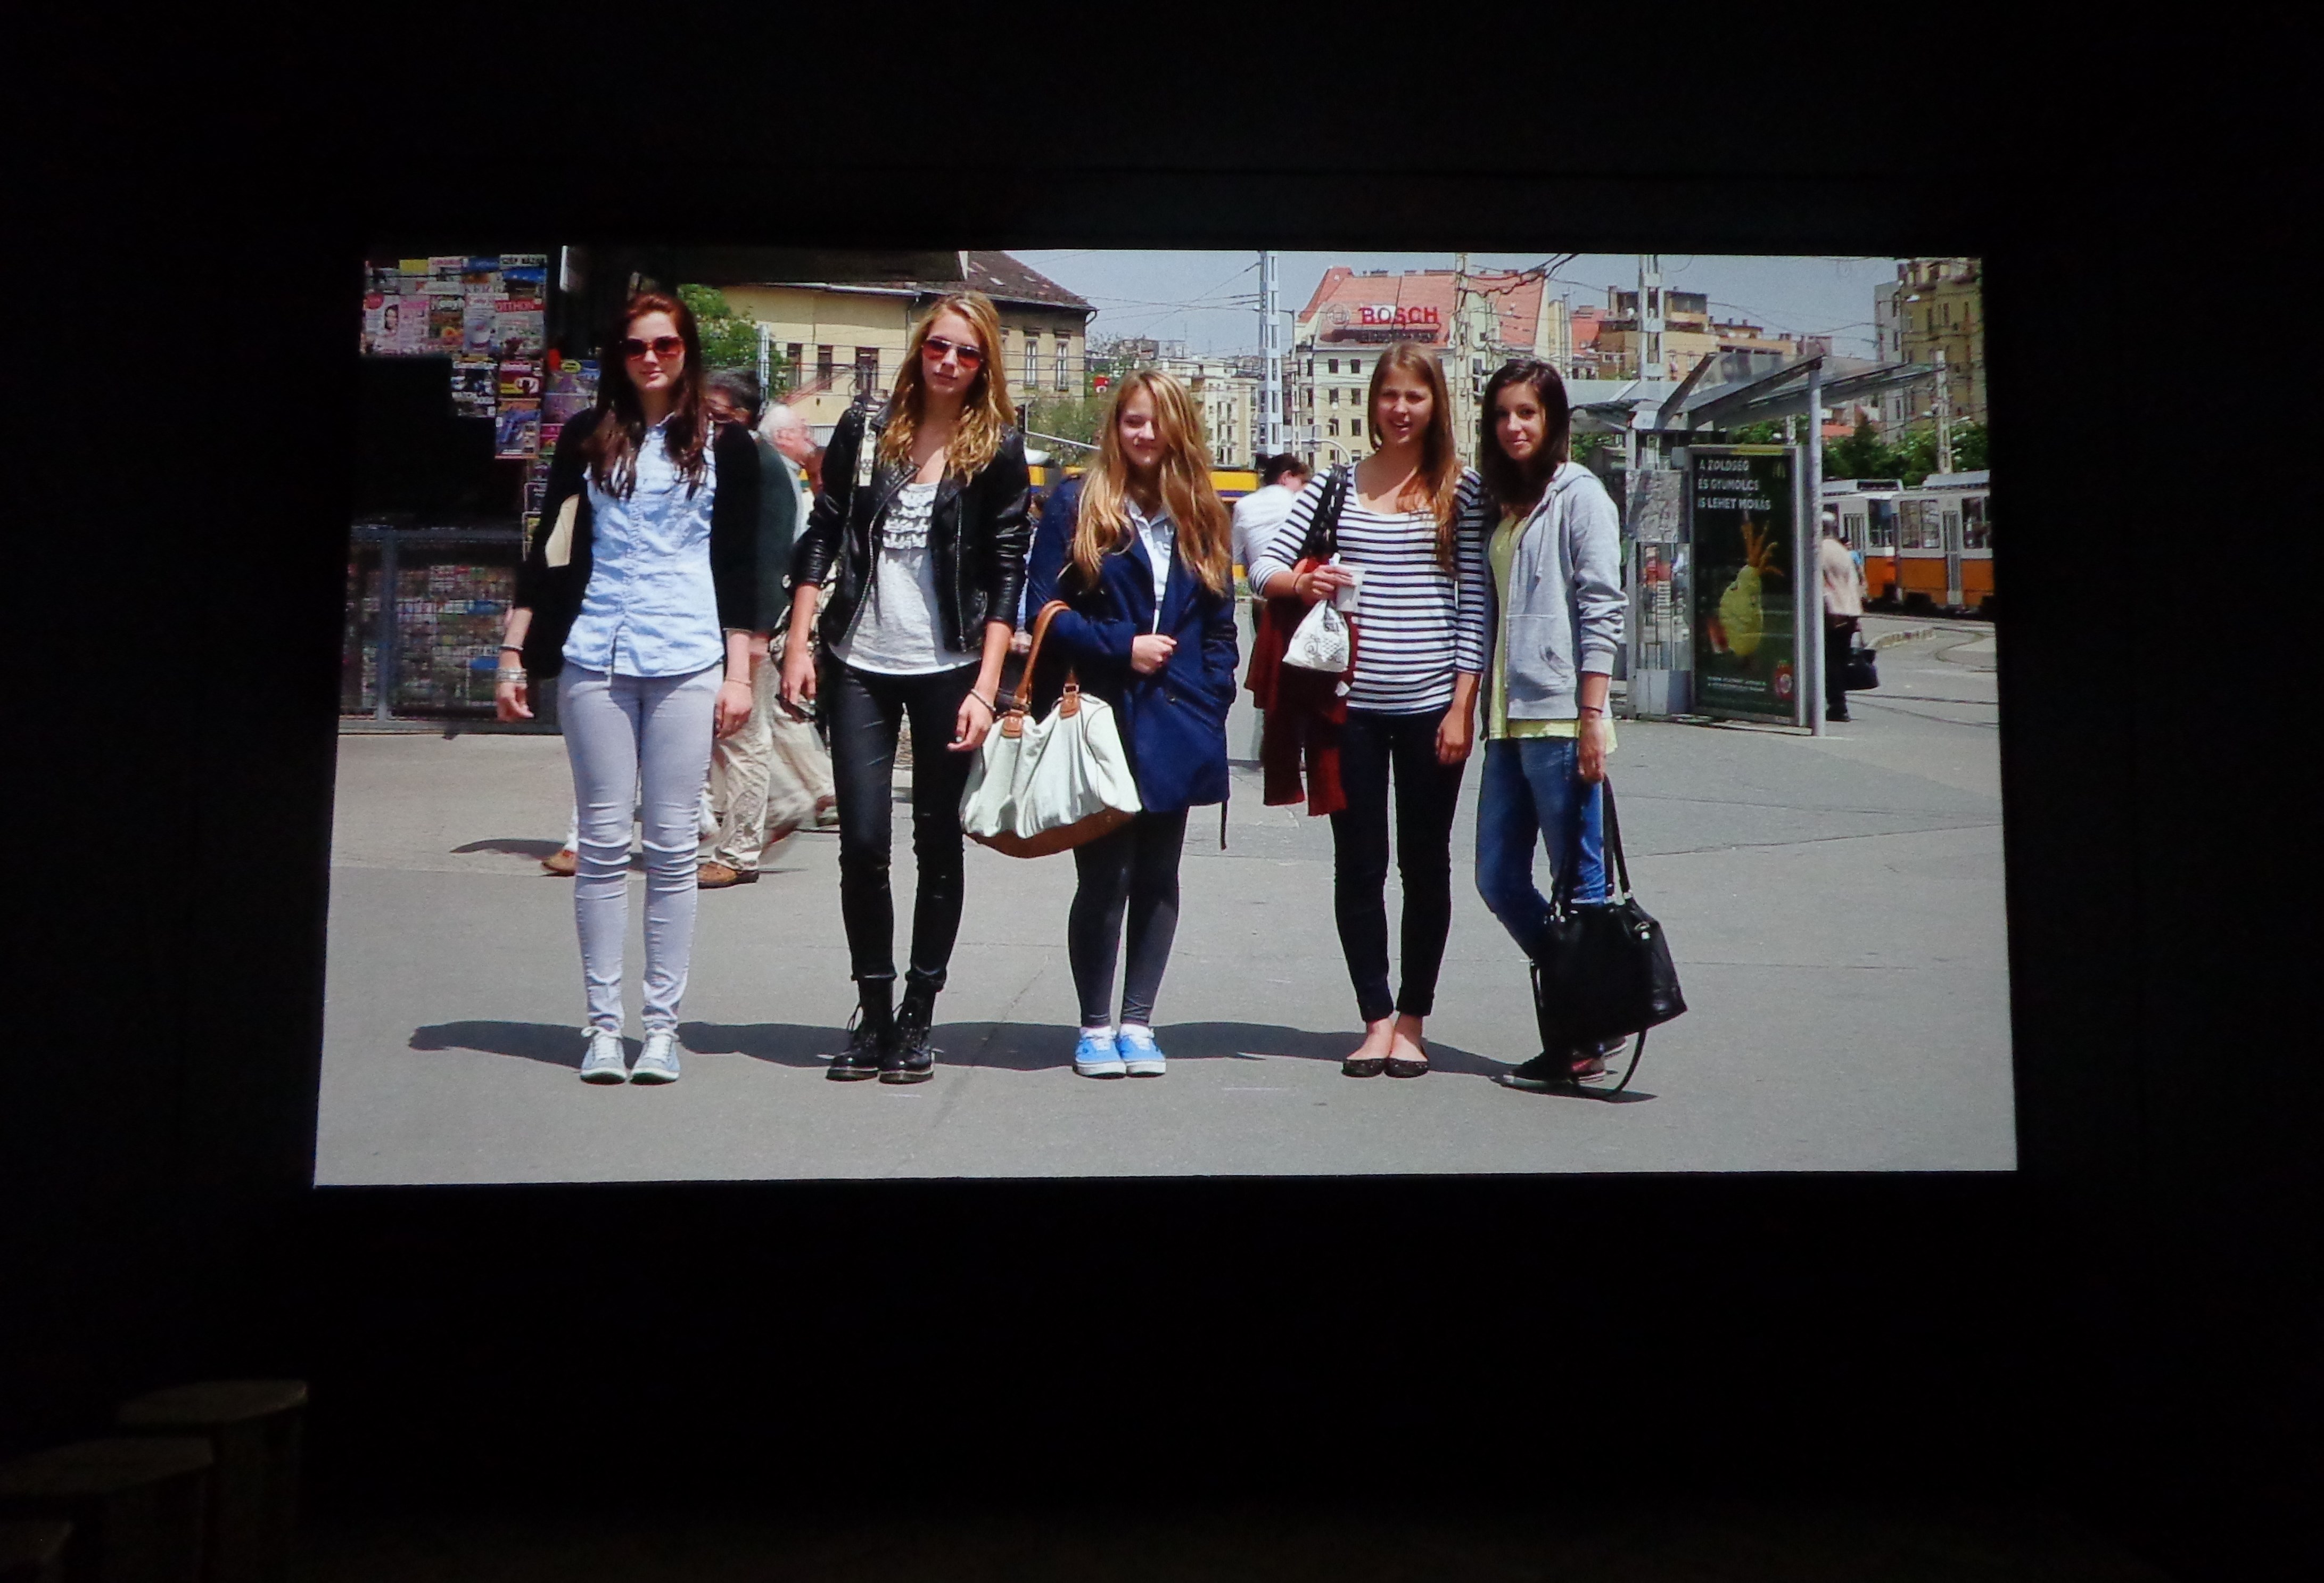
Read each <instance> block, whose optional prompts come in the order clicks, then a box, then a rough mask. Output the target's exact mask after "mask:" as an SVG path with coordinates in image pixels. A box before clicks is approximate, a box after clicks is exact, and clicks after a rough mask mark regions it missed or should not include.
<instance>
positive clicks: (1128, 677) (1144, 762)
mask: <svg viewBox="0 0 2324 1583" xmlns="http://www.w3.org/2000/svg"><path fill="white" fill-rule="evenodd" d="M1080 504H1081V481H1080V480H1079V479H1072V480H1069V481H1067V482H1066V483H1064V484H1061V485H1059V486H1058V488H1057V490H1056V492H1055V493H1054V494H1053V495H1052V496H1051V497H1050V500H1049V503H1048V505H1047V508H1046V509H1045V510H1044V511H1043V512H1042V514H1041V525H1040V528H1039V529H1038V530H1037V532H1036V533H1035V534H1034V536H1033V553H1032V556H1031V558H1030V560H1029V561H1028V564H1027V566H1026V599H1025V618H1026V620H1027V621H1028V622H1029V621H1032V620H1034V618H1036V617H1037V616H1038V615H1039V613H1040V611H1041V607H1042V606H1043V605H1045V604H1047V603H1049V602H1050V601H1051V600H1053V599H1063V600H1064V601H1065V603H1066V604H1067V605H1068V606H1069V608H1068V609H1065V610H1063V611H1060V612H1057V616H1056V620H1055V621H1051V622H1050V623H1049V634H1048V636H1047V638H1046V639H1045V640H1043V641H1042V644H1041V673H1040V675H1039V676H1037V677H1034V678H1032V683H1033V695H1034V698H1035V700H1036V708H1037V710H1047V708H1048V706H1049V704H1050V702H1051V700H1053V699H1055V698H1056V695H1057V694H1058V693H1059V692H1060V691H1061V690H1062V689H1063V688H1064V686H1065V671H1066V670H1067V668H1068V667H1070V668H1071V669H1072V670H1073V671H1074V674H1075V676H1076V677H1077V679H1078V680H1079V681H1080V683H1081V686H1082V690H1083V691H1084V692H1085V693H1089V694H1092V695H1095V696H1097V697H1100V698H1102V699H1104V700H1105V701H1106V702H1107V703H1108V704H1111V705H1112V706H1113V707H1114V710H1115V711H1116V713H1117V715H1118V717H1119V719H1120V725H1121V736H1122V744H1123V746H1124V747H1125V748H1126V749H1127V750H1128V751H1129V754H1130V769H1131V772H1132V773H1133V774H1134V775H1136V777H1137V778H1138V797H1139V802H1140V803H1142V804H1144V805H1145V807H1146V811H1147V812H1148V813H1153V814H1167V813H1175V812H1176V811H1177V810H1179V809H1181V808H1190V807H1194V806H1197V805H1202V804H1204V803H1222V802H1224V801H1226V796H1227V709H1228V706H1229V705H1230V704H1232V703H1233V702H1234V686H1235V664H1236V660H1237V658H1238V650H1237V649H1236V645H1235V621H1234V598H1233V595H1232V594H1231V593H1230V594H1213V593H1212V592H1211V591H1210V590H1209V589H1207V588H1205V587H1203V584H1202V580H1201V579H1200V578H1198V577H1197V576H1195V575H1194V573H1193V572H1192V571H1191V570H1189V569H1188V567H1187V566H1186V563H1185V557H1180V556H1176V555H1174V556H1172V557H1170V580H1169V582H1168V583H1167V584H1165V586H1164V588H1163V594H1162V619H1161V622H1160V625H1159V626H1158V627H1157V624H1156V622H1155V619H1154V567H1153V563H1152V562H1150V561H1149V560H1148V559H1147V557H1146V546H1145V545H1144V544H1143V543H1142V542H1141V541H1139V539H1138V538H1136V537H1135V536H1132V538H1131V539H1130V544H1129V546H1128V547H1127V548H1123V549H1120V550H1117V551H1115V552H1114V553H1112V554H1111V555H1109V556H1107V557H1105V559H1104V561H1103V562H1102V563H1101V565H1100V568H1099V577H1098V584H1097V586H1096V587H1095V588H1086V589H1085V588H1083V587H1081V586H1080V581H1081V575H1080V574H1079V573H1078V572H1076V571H1074V568H1073V566H1072V562H1071V561H1070V559H1069V558H1068V556H1069V551H1070V548H1071V546H1072V544H1073V539H1074V518H1075V516H1076V514H1077V511H1078V509H1079V507H1080ZM1156 631H1158V632H1159V633H1160V634H1161V635H1162V636H1164V637H1169V638H1176V640H1178V647H1177V648H1176V650H1175V651H1173V652H1172V654H1171V656H1170V663H1169V664H1168V665H1167V666H1165V667H1163V668H1162V669H1160V670H1159V671H1157V672H1155V673H1154V674H1153V675H1151V676H1140V675H1139V674H1138V673H1137V672H1136V671H1134V670H1132V669H1131V668H1130V640H1131V639H1133V638H1136V637H1138V636H1139V635H1140V634H1143V633H1149V632H1156Z"/></svg>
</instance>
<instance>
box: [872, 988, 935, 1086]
mask: <svg viewBox="0 0 2324 1583" xmlns="http://www.w3.org/2000/svg"><path fill="white" fill-rule="evenodd" d="M935 1019H936V991H935V990H934V989H927V988H926V987H925V986H923V985H920V984H917V983H915V984H908V985H906V986H905V989H904V1004H903V1005H902V1006H900V1007H899V1008H897V1010H896V1037H895V1040H894V1042H893V1043H892V1044H890V1045H889V1047H888V1051H887V1054H886V1055H885V1056H883V1057H882V1058H881V1062H880V1081H881V1082H926V1081H928V1079H930V1078H932V1077H934V1076H935V1075H936V1046H935V1045H931V1044H929V1043H928V1025H929V1024H930V1023H931V1022H933V1021H934V1020H935Z"/></svg>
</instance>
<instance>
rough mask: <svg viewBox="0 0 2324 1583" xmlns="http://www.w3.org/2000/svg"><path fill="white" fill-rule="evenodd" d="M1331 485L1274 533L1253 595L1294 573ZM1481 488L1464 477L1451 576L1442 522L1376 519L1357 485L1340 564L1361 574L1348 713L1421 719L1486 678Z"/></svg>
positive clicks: (1425, 516)
mask: <svg viewBox="0 0 2324 1583" xmlns="http://www.w3.org/2000/svg"><path fill="white" fill-rule="evenodd" d="M1326 477H1328V474H1326V475H1321V476H1318V477H1316V478H1314V479H1312V480H1310V481H1309V483H1308V484H1307V487H1306V488H1305V489H1304V490H1301V491H1300V492H1299V498H1298V500H1297V501H1296V502H1293V504H1292V507H1291V515H1290V516H1289V517H1288V518H1286V519H1285V520H1284V523H1283V526H1282V527H1280V528H1278V529H1276V531H1275V535H1274V537H1273V538H1271V539H1269V540H1268V545H1267V548H1265V549H1263V550H1261V551H1260V552H1259V559H1258V564H1256V565H1255V566H1251V567H1250V583H1251V586H1252V587H1253V588H1254V589H1258V588H1264V587H1266V586H1267V584H1268V580H1269V579H1270V578H1274V577H1279V576H1281V575H1284V574H1285V573H1286V572H1288V571H1290V570H1291V567H1292V566H1293V564H1294V563H1295V562H1296V561H1297V560H1298V559H1299V550H1300V547H1301V546H1302V545H1303V544H1305V542H1306V539H1307V525H1308V523H1309V522H1310V521H1311V520H1314V515H1315V507H1316V505H1317V503H1318V502H1321V501H1322V500H1323V485H1324V482H1325V478H1326ZM1482 491H1483V485H1482V484H1481V483H1480V482H1479V480H1478V478H1477V474H1476V473H1475V472H1474V471H1473V470H1471V471H1467V472H1463V473H1462V474H1461V492H1460V501H1459V504H1458V507H1457V511H1458V513H1459V514H1458V516H1457V517H1456V519H1455V520H1456V521H1458V522H1460V523H1461V524H1462V529H1460V530H1459V532H1458V535H1457V537H1456V538H1454V540H1453V543H1452V571H1451V572H1449V573H1448V572H1446V571H1445V570H1444V568H1443V566H1439V565H1437V564H1436V520H1435V518H1434V515H1433V514H1432V513H1430V512H1427V511H1393V512H1388V511H1372V510H1371V509H1369V507H1366V506H1363V505H1360V504H1359V503H1358V502H1357V500H1356V491H1355V483H1354V480H1353V479H1351V480H1350V481H1349V485H1348V492H1347V494H1346V495H1345V496H1344V497H1343V498H1342V502H1341V505H1340V533H1339V540H1340V559H1341V560H1342V562H1343V563H1345V564H1346V565H1348V566H1359V567H1361V568H1362V570H1363V574H1364V582H1363V587H1362V589H1361V590H1360V592H1359V594H1358V596H1357V604H1356V627H1357V638H1356V675H1355V679H1354V681H1353V683H1352V685H1351V686H1350V687H1349V689H1348V707H1349V708H1351V709H1364V710H1369V711H1372V712H1374V713H1380V714H1419V713H1425V712H1426V711H1428V710H1431V709H1442V708H1443V707H1444V705H1446V704H1450V703H1451V702H1452V678H1453V676H1454V675H1455V674H1456V673H1459V672H1464V671H1465V672H1467V673H1468V674H1469V675H1471V676H1475V675H1478V674H1480V673H1481V672H1482V671H1483V670H1484V668H1485V610H1486V604H1487V601H1488V600H1489V597H1490V595H1489V590H1488V588H1487V586H1486V577H1487V575H1488V573H1487V571H1486V569H1485V541H1484V535H1483V534H1482V533H1481V532H1480V531H1477V530H1476V527H1475V524H1476V523H1477V522H1478V521H1479V520H1480V518H1481V516H1482V513H1481V512H1480V511H1478V510H1476V509H1475V506H1476V502H1477V501H1478V500H1479V499H1480V496H1481V493H1482Z"/></svg>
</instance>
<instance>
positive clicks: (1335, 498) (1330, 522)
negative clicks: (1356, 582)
mask: <svg viewBox="0 0 2324 1583" xmlns="http://www.w3.org/2000/svg"><path fill="white" fill-rule="evenodd" d="M1347 498H1348V467H1347V465H1346V464H1344V463H1342V465H1339V466H1337V467H1334V468H1333V469H1332V474H1331V476H1330V477H1328V478H1326V479H1324V480H1323V497H1322V498H1321V499H1320V500H1318V501H1317V502H1315V514H1314V516H1313V517H1310V518H1309V519H1307V538H1306V541H1305V543H1303V544H1302V545H1301V546H1300V547H1299V554H1300V557H1301V558H1302V559H1305V560H1319V561H1328V560H1330V559H1331V558H1332V557H1333V556H1335V555H1337V554H1339V553H1340V507H1341V506H1342V504H1344V503H1345V502H1346V501H1347Z"/></svg>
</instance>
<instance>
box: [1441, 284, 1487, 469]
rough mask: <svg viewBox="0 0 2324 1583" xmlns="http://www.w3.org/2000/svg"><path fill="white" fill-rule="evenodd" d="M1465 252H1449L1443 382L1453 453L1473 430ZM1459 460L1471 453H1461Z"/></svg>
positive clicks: (1472, 328)
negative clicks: (1447, 375)
mask: <svg viewBox="0 0 2324 1583" xmlns="http://www.w3.org/2000/svg"><path fill="white" fill-rule="evenodd" d="M1469 297H1470V292H1469V255H1468V254H1467V253H1454V254H1453V255H1452V357H1453V366H1454V373H1453V376H1452V378H1451V379H1449V380H1446V381H1445V382H1444V383H1445V385H1446V387H1447V389H1448V390H1449V391H1451V392H1452V446H1453V449H1454V451H1455V452H1456V453H1465V452H1466V451H1467V450H1468V447H1469V446H1470V444H1471V436H1473V435H1474V434H1475V433H1476V432H1477V396H1478V393H1479V392H1478V390H1477V374H1476V366H1477V354H1476V340H1475V326H1474V325H1473V324H1472V323H1471V319H1470V314H1469ZM1461 460H1462V462H1463V463H1470V462H1474V461H1475V460H1476V458H1475V457H1473V456H1467V455H1465V454H1462V456H1461Z"/></svg>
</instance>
